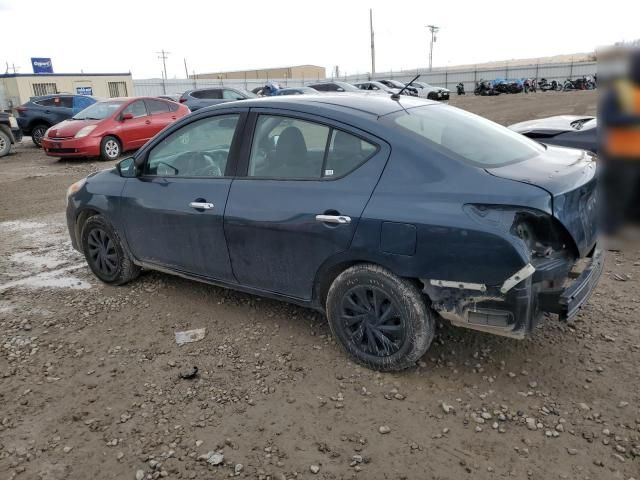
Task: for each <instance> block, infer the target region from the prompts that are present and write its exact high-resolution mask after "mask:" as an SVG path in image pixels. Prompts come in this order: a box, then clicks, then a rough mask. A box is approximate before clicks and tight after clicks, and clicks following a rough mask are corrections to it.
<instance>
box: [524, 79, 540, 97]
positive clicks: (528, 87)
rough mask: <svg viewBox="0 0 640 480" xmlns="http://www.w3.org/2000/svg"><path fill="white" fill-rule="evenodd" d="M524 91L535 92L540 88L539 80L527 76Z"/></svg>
mask: <svg viewBox="0 0 640 480" xmlns="http://www.w3.org/2000/svg"><path fill="white" fill-rule="evenodd" d="M522 86H523V88H524V93H529V92H531V93H535V92H536V91H537V90H538V82H537V80H536V79H535V78H533V79H531V78H527V79H526V80H525V81H524V82H523V84H522Z"/></svg>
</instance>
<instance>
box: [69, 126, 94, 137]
mask: <svg viewBox="0 0 640 480" xmlns="http://www.w3.org/2000/svg"><path fill="white" fill-rule="evenodd" d="M95 129H96V125H87V126H86V127H82V128H81V129H80V130H78V133H76V135H75V137H74V138H82V137H86V136H87V135H89V134H90V133H91V132H93V131H94V130H95Z"/></svg>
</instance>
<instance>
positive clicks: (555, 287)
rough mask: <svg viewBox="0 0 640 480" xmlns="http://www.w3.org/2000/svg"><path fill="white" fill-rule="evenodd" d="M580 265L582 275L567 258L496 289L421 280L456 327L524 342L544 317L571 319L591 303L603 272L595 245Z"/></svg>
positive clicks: (522, 272)
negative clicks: (581, 308)
mask: <svg viewBox="0 0 640 480" xmlns="http://www.w3.org/2000/svg"><path fill="white" fill-rule="evenodd" d="M582 263H586V265H580V266H581V267H583V269H582V271H581V272H575V268H576V266H577V265H578V263H577V262H576V263H574V262H571V261H570V260H568V259H552V260H547V261H543V262H540V263H538V264H537V265H535V266H533V265H530V264H529V265H527V266H525V267H524V268H523V269H522V270H520V271H518V272H516V273H515V274H514V275H512V276H511V277H509V278H508V279H506V280H505V282H504V283H503V284H502V285H497V286H488V285H484V284H469V283H464V282H455V281H445V280H434V279H422V282H423V285H424V288H423V291H424V292H425V293H426V294H427V295H428V296H429V298H430V299H431V301H432V308H433V309H434V310H435V311H436V312H438V313H439V314H440V315H441V316H442V317H443V318H445V319H447V320H449V321H450V322H451V323H452V324H454V325H456V326H460V327H465V328H470V329H473V330H480V331H484V332H490V333H494V334H497V335H503V336H508V337H512V338H524V337H525V336H526V335H527V334H528V333H529V332H531V331H532V330H533V328H535V326H536V325H537V323H538V322H539V320H540V318H541V317H542V316H543V314H544V313H553V314H557V315H558V316H559V317H560V319H561V320H568V319H571V318H572V317H574V316H575V315H576V314H577V313H578V311H579V309H580V307H581V306H583V305H584V304H585V303H586V302H587V301H588V300H589V297H590V296H591V293H592V292H593V290H594V289H595V287H596V285H597V283H598V280H599V278H600V275H601V274H602V270H603V268H604V253H603V251H602V250H601V249H600V248H599V247H598V246H596V247H595V248H594V250H593V252H592V253H591V255H590V256H589V257H587V258H586V259H584V261H583V262H582Z"/></svg>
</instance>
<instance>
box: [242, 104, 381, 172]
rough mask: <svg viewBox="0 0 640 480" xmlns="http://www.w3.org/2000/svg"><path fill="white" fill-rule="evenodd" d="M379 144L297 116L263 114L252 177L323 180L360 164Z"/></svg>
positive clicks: (258, 125)
mask: <svg viewBox="0 0 640 480" xmlns="http://www.w3.org/2000/svg"><path fill="white" fill-rule="evenodd" d="M376 149H377V147H376V146H375V145H373V144H371V143H369V142H366V141H364V140H362V139H360V138H359V137H356V136H354V135H351V134H349V133H346V132H343V131H341V130H335V129H333V128H331V127H328V126H325V125H321V124H318V123H314V122H308V121H306V120H300V119H296V118H289V117H281V116H275V115H260V116H259V117H258V122H257V123H256V129H255V133H254V136H253V143H252V145H251V156H250V158H249V171H248V176H249V177H266V178H276V179H321V178H331V177H334V178H335V177H340V176H343V175H345V174H347V173H349V172H351V171H352V170H353V169H355V168H357V167H358V166H360V165H361V164H362V163H364V162H365V161H366V160H367V159H368V158H370V157H371V156H372V155H373V154H374V153H375V152H376Z"/></svg>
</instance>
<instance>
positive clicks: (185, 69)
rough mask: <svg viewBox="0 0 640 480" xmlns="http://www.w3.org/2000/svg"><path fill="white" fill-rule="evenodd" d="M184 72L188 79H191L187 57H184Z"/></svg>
mask: <svg viewBox="0 0 640 480" xmlns="http://www.w3.org/2000/svg"><path fill="white" fill-rule="evenodd" d="M184 74H185V75H186V78H187V80H189V69H188V68H187V59H186V57H185V59H184Z"/></svg>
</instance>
